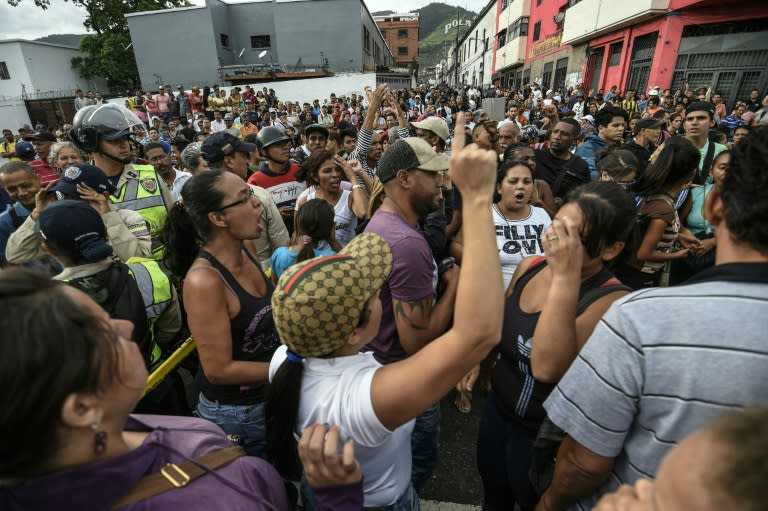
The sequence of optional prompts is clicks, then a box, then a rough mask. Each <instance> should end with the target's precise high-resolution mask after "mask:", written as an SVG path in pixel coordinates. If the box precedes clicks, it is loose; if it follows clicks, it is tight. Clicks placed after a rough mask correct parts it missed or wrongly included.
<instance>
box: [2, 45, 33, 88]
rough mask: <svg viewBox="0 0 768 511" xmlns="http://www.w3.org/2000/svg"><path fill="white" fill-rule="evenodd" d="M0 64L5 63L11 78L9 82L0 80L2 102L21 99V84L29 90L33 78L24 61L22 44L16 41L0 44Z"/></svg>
mask: <svg viewBox="0 0 768 511" xmlns="http://www.w3.org/2000/svg"><path fill="white" fill-rule="evenodd" d="M0 62H5V65H6V67H7V68H8V74H9V75H10V77H11V78H10V79H9V80H0V100H2V99H4V98H12V97H21V84H25V85H26V86H27V89H30V88H31V87H32V78H31V77H30V75H29V70H28V69H27V63H26V62H25V61H24V54H23V53H22V50H21V43H20V42H16V41H10V42H3V43H0Z"/></svg>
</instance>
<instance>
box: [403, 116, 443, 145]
mask: <svg viewBox="0 0 768 511" xmlns="http://www.w3.org/2000/svg"><path fill="white" fill-rule="evenodd" d="M411 126H413V127H414V128H419V129H422V130H428V131H431V132H432V133H434V134H435V135H437V136H438V137H440V138H441V139H442V140H443V141H445V140H448V124H447V123H446V122H445V121H444V120H442V119H440V118H439V117H428V118H426V119H424V120H423V121H421V122H413V123H411Z"/></svg>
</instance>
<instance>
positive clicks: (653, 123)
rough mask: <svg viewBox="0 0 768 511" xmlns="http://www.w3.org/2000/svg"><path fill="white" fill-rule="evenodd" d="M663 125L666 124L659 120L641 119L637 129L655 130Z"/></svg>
mask: <svg viewBox="0 0 768 511" xmlns="http://www.w3.org/2000/svg"><path fill="white" fill-rule="evenodd" d="M662 124H664V123H663V122H661V121H659V120H657V119H641V120H640V122H638V123H637V129H639V130H654V129H656V128H660V127H661V125H662Z"/></svg>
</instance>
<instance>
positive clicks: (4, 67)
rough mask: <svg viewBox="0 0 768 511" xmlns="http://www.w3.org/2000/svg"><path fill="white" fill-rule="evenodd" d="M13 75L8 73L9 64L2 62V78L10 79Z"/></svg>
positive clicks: (0, 70)
mask: <svg viewBox="0 0 768 511" xmlns="http://www.w3.org/2000/svg"><path fill="white" fill-rule="evenodd" d="M10 79H11V75H10V73H8V66H7V65H6V63H5V62H0V80H10Z"/></svg>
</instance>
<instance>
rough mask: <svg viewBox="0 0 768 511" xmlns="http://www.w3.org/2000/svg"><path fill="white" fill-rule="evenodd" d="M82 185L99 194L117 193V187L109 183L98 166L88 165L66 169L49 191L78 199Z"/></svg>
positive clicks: (76, 165) (81, 164) (83, 164)
mask: <svg viewBox="0 0 768 511" xmlns="http://www.w3.org/2000/svg"><path fill="white" fill-rule="evenodd" d="M80 183H82V184H84V185H86V186H89V187H90V188H93V189H94V190H96V192H97V193H104V192H109V193H113V192H114V191H115V187H114V186H113V185H112V184H111V183H110V182H109V180H108V179H107V176H106V175H104V172H102V171H101V169H100V168H99V167H97V166H96V165H89V164H88V163H76V164H74V165H70V166H69V167H67V168H65V169H64V172H62V173H61V177H60V178H59V180H58V181H57V182H56V184H55V185H54V186H53V187H52V188H51V189H50V190H49V191H50V192H60V193H61V194H63V195H67V196H70V197H77V196H79V194H78V193H77V185H78V184H80Z"/></svg>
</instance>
